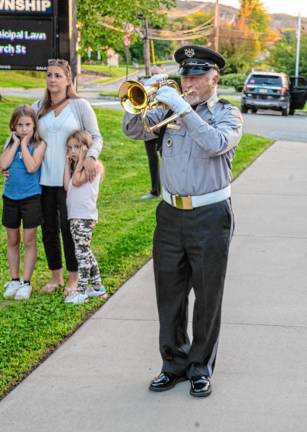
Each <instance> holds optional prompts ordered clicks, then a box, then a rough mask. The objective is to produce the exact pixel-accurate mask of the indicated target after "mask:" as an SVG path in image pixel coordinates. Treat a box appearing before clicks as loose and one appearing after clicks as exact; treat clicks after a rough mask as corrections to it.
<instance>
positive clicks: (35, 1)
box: [0, 0, 54, 15]
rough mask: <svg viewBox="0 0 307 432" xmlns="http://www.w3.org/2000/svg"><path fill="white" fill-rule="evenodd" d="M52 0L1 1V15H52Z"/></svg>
mask: <svg viewBox="0 0 307 432" xmlns="http://www.w3.org/2000/svg"><path fill="white" fill-rule="evenodd" d="M53 3H54V2H53V1H52V0H0V14H1V15H3V14H8V15H27V14H31V15H52V14H53Z"/></svg>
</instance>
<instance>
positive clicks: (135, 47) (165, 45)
mask: <svg viewBox="0 0 307 432" xmlns="http://www.w3.org/2000/svg"><path fill="white" fill-rule="evenodd" d="M153 42H154V51H155V60H156V63H159V62H160V61H161V60H165V59H172V54H173V52H174V48H173V42H171V41H162V40H161V41H160V40H155V41H153ZM130 54H131V60H132V63H143V62H144V42H143V40H137V41H136V42H134V43H133V44H131V46H130Z"/></svg>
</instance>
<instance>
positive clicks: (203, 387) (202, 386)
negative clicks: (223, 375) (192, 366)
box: [190, 375, 212, 397]
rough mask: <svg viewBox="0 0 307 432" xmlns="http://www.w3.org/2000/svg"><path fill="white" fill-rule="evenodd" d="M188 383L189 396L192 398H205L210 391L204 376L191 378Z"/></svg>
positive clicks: (208, 383)
mask: <svg viewBox="0 0 307 432" xmlns="http://www.w3.org/2000/svg"><path fill="white" fill-rule="evenodd" d="M190 382H191V389H190V395H192V396H196V397H206V396H209V394H210V393H211V391H212V388H211V383H210V380H209V378H207V377H206V376H205V375H202V376H195V377H192V378H190Z"/></svg>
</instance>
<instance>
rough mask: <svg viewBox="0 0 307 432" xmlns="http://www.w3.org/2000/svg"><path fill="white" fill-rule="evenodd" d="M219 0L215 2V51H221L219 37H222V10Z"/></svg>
mask: <svg viewBox="0 0 307 432" xmlns="http://www.w3.org/2000/svg"><path fill="white" fill-rule="evenodd" d="M219 9H220V8H219V0H215V14H214V49H215V51H218V50H219V37H220V10H219Z"/></svg>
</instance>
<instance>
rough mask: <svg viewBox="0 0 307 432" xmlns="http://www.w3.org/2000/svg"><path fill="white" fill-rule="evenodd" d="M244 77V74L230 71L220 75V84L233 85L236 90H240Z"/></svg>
mask: <svg viewBox="0 0 307 432" xmlns="http://www.w3.org/2000/svg"><path fill="white" fill-rule="evenodd" d="M245 79H246V75H245V74H241V73H232V74H227V75H222V76H221V80H220V84H221V85H223V86H226V87H234V88H235V90H236V91H238V92H240V91H242V88H243V85H244V81H245Z"/></svg>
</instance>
